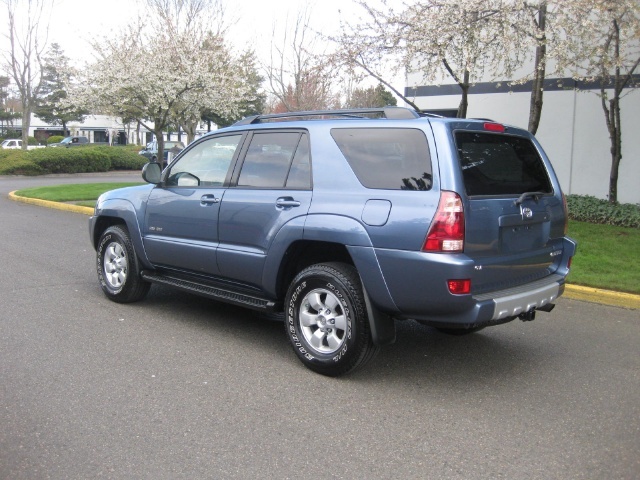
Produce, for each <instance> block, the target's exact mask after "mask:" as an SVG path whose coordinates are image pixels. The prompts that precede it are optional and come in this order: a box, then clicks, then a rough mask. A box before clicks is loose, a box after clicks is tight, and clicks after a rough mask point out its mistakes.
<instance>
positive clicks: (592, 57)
mask: <svg viewBox="0 0 640 480" xmlns="http://www.w3.org/2000/svg"><path fill="white" fill-rule="evenodd" d="M564 11H565V16H566V19H565V22H566V25H567V26H570V25H573V26H574V28H572V29H571V30H570V40H571V44H570V47H569V48H570V59H571V60H572V68H573V70H574V75H575V76H576V77H577V78H582V79H585V80H587V81H592V82H595V83H596V84H597V85H598V95H599V97H600V101H601V105H602V111H603V113H604V117H605V122H606V126H607V131H608V133H609V139H610V142H611V149H610V151H611V169H610V175H609V202H611V203H616V202H617V201H618V172H619V169H620V161H621V160H622V119H621V115H620V112H621V105H622V99H623V98H624V96H625V95H627V94H629V93H632V92H633V90H634V89H629V88H628V87H631V86H634V74H635V72H637V71H640V2H638V1H637V0H567V5H566V10H564ZM568 28H569V27H568ZM636 82H637V80H636ZM636 86H637V85H636ZM635 94H636V95H637V93H635ZM635 160H636V161H637V157H636V159H635Z"/></svg>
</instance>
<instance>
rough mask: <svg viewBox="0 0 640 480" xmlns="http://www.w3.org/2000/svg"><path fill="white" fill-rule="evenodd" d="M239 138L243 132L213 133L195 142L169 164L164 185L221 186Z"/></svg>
mask: <svg viewBox="0 0 640 480" xmlns="http://www.w3.org/2000/svg"><path fill="white" fill-rule="evenodd" d="M241 138H242V135H229V136H226V137H214V138H210V139H207V140H205V141H203V142H200V143H198V144H197V145H194V146H193V147H192V148H191V149H190V150H189V151H188V152H185V154H184V155H183V156H182V157H181V158H180V159H179V160H178V161H177V162H176V163H175V164H174V165H173V166H172V167H171V173H170V174H169V178H168V180H167V185H169V186H185V187H197V186H200V187H218V186H222V185H223V184H224V181H225V178H226V177H227V171H228V170H229V165H230V164H231V160H232V159H233V155H234V153H235V151H236V149H237V148H238V143H239V142H240V139H241Z"/></svg>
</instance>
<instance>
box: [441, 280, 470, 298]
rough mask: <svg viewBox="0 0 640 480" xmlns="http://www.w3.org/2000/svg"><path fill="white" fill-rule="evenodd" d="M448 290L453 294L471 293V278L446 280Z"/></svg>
mask: <svg viewBox="0 0 640 480" xmlns="http://www.w3.org/2000/svg"><path fill="white" fill-rule="evenodd" d="M447 286H448V287H449V292H451V293H452V294H454V295H466V294H469V293H471V280H470V279H468V278H465V279H461V280H448V281H447Z"/></svg>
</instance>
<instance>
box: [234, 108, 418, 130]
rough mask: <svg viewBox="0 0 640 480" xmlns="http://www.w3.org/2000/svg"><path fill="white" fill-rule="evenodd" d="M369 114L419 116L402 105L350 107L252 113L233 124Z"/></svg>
mask: <svg viewBox="0 0 640 480" xmlns="http://www.w3.org/2000/svg"><path fill="white" fill-rule="evenodd" d="M371 114H383V115H384V117H385V118H388V119H392V120H407V119H413V118H420V116H421V115H420V114H418V113H417V112H416V111H415V110H411V109H409V108H404V107H380V108H351V109H345V110H310V111H305V112H287V113H273V114H269V115H254V116H252V117H246V118H243V119H242V120H240V121H239V122H236V123H234V124H233V125H234V126H240V125H251V124H255V123H263V122H265V121H267V122H268V121H269V120H276V121H277V120H282V121H285V120H286V119H287V118H293V119H297V118H300V117H321V116H333V117H347V118H358V119H361V118H368V117H366V116H365V115H371Z"/></svg>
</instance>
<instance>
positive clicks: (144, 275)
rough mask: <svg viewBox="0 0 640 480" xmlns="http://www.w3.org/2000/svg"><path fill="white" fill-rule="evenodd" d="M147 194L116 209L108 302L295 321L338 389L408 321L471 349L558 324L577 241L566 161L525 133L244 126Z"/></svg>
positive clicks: (375, 113) (293, 118)
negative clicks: (210, 304) (504, 327)
mask: <svg viewBox="0 0 640 480" xmlns="http://www.w3.org/2000/svg"><path fill="white" fill-rule="evenodd" d="M142 176H143V178H144V179H145V180H146V181H147V182H148V183H149V185H144V186H138V187H130V188H124V189H118V190H113V191H110V192H107V193H105V194H103V195H102V196H100V198H99V199H98V201H97V204H96V207H95V214H94V215H93V216H92V217H91V219H90V237H91V242H92V244H93V246H94V248H95V249H96V251H97V273H98V278H99V282H100V285H101V287H102V290H103V291H104V293H105V294H106V296H107V297H108V298H110V299H111V300H114V301H116V302H133V301H137V300H141V299H142V298H143V297H144V296H145V295H146V294H147V292H148V290H149V287H150V285H151V284H154V283H158V284H163V285H169V286H173V287H177V288H180V289H183V290H186V291H188V292H192V293H195V294H198V295H203V296H207V297H210V298H214V299H216V300H220V301H224V302H230V303H233V304H237V305H243V306H246V307H249V308H252V309H255V310H259V311H264V312H274V313H277V312H281V313H283V314H284V324H285V330H286V334H287V335H288V338H289V340H290V342H291V344H292V346H293V349H294V351H295V353H296V354H297V356H298V357H299V358H300V360H301V361H302V362H303V363H304V364H305V365H306V366H307V367H309V368H310V369H312V370H314V371H316V372H319V373H322V374H325V375H331V376H336V375H341V374H344V373H346V372H349V371H351V370H353V369H355V368H356V367H359V366H362V365H364V364H365V363H366V362H367V361H369V360H370V359H371V358H373V356H374V355H375V353H376V352H377V351H378V349H379V348H380V346H382V345H385V344H388V343H391V342H393V341H394V340H395V322H396V320H407V319H414V320H417V321H419V322H421V323H424V324H427V325H430V326H433V327H435V328H437V329H438V330H441V331H443V332H446V333H450V334H468V333H472V332H477V331H478V330H480V329H482V328H484V327H487V326H490V325H498V324H502V323H505V322H509V321H511V320H514V319H516V318H520V319H522V320H533V319H534V317H535V314H536V312H538V311H543V312H549V311H551V309H552V308H553V307H554V302H555V301H556V299H557V298H558V297H559V296H560V295H561V294H562V293H563V290H564V283H565V278H566V276H567V274H568V272H569V266H570V263H571V258H572V256H573V255H574V253H575V250H576V244H575V242H574V241H572V240H571V239H570V238H568V237H567V236H566V229H567V209H566V203H565V201H564V197H563V194H562V192H561V190H560V185H559V183H558V179H557V178H556V176H555V174H554V171H553V168H552V166H551V163H550V162H549V159H548V158H547V156H546V155H545V153H544V151H543V150H542V148H541V146H540V144H539V143H538V142H537V141H536V139H535V138H534V137H533V136H532V135H531V134H529V133H528V132H527V131H525V130H521V129H519V128H515V127H511V126H506V125H502V124H499V123H495V122H492V121H489V120H470V119H447V118H440V117H436V116H426V115H423V114H417V113H415V112H414V111H412V110H408V109H404V108H399V107H385V108H383V109H355V110H337V111H314V112H296V113H287V114H277V115H261V116H256V117H250V118H246V119H244V120H242V121H240V122H238V123H236V124H235V125H233V126H231V127H229V128H224V129H221V130H218V131H216V132H213V133H211V134H208V135H206V136H204V137H203V138H201V139H199V140H196V141H195V142H193V143H191V144H190V145H189V146H188V147H187V148H186V149H185V150H183V151H182V152H181V153H180V155H179V156H178V157H177V158H176V160H175V161H174V162H173V163H172V164H171V165H170V166H169V167H167V168H166V169H165V170H164V171H161V169H160V166H159V164H158V163H148V164H147V165H145V167H144V168H143V172H142Z"/></svg>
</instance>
